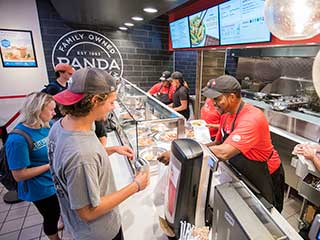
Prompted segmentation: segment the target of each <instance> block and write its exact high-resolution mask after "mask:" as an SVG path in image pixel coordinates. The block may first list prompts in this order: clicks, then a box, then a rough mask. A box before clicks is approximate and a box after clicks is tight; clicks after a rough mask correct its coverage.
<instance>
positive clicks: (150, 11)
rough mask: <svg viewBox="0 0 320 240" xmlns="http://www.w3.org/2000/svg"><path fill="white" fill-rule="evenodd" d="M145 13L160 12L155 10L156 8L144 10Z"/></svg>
mask: <svg viewBox="0 0 320 240" xmlns="http://www.w3.org/2000/svg"><path fill="white" fill-rule="evenodd" d="M143 11H145V12H147V13H156V12H158V10H157V9H155V8H144V9H143Z"/></svg>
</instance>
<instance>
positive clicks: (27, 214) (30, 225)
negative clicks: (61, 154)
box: [0, 185, 302, 240]
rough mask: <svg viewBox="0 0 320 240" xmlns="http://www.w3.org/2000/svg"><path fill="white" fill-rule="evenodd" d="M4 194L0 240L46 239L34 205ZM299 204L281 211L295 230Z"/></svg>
mask: <svg viewBox="0 0 320 240" xmlns="http://www.w3.org/2000/svg"><path fill="white" fill-rule="evenodd" d="M6 192H7V190H6V189H4V187H3V186H2V185H0V240H29V239H33V240H36V239H37V240H40V239H41V240H42V239H48V238H47V237H46V236H45V234H44V232H43V230H42V217H41V215H40V214H39V213H38V210H37V209H36V208H35V207H34V205H33V204H31V203H28V202H20V203H16V204H6V203H4V202H3V199H2V198H3V195H4V194H5V193H6ZM301 204H302V201H301V199H299V198H298V197H297V196H294V195H290V197H289V198H288V199H286V200H285V203H284V209H283V211H282V215H283V216H284V217H285V218H286V219H287V221H288V222H289V223H290V224H291V225H292V226H293V227H294V228H295V229H296V230H298V218H299V212H300V208H301ZM59 235H60V236H61V238H62V239H64V240H71V239H72V238H71V237H70V235H69V234H68V233H67V232H66V231H61V232H59Z"/></svg>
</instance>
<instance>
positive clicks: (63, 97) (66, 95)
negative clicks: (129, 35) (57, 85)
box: [53, 89, 86, 106]
mask: <svg viewBox="0 0 320 240" xmlns="http://www.w3.org/2000/svg"><path fill="white" fill-rule="evenodd" d="M85 95H86V94H85V93H74V92H71V91H69V90H68V89H66V90H64V91H62V92H59V93H57V94H56V95H54V96H53V99H54V100H55V101H56V102H58V103H60V104H62V105H64V106H69V105H72V104H75V103H77V102H79V101H80V100H81V99H82V98H84V96H85Z"/></svg>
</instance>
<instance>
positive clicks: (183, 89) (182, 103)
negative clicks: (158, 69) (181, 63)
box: [170, 72, 190, 120]
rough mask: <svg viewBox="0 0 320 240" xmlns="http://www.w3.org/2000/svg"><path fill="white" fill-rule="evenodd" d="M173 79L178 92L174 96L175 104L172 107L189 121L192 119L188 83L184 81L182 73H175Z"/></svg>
mask: <svg viewBox="0 0 320 240" xmlns="http://www.w3.org/2000/svg"><path fill="white" fill-rule="evenodd" d="M171 79H172V84H173V85H174V86H175V87H176V91H175V92H174V94H173V103H172V104H171V105H170V107H172V108H173V110H175V111H176V112H178V113H180V114H181V115H183V116H184V117H185V118H186V120H188V119H189V117H190V109H189V87H188V83H187V82H186V81H185V80H184V78H183V74H182V73H181V72H173V73H172V74H171Z"/></svg>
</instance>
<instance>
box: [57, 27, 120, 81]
mask: <svg viewBox="0 0 320 240" xmlns="http://www.w3.org/2000/svg"><path fill="white" fill-rule="evenodd" d="M58 63H67V64H70V65H71V66H72V67H74V68H75V69H80V68H86V67H91V68H92V67H95V68H100V69H102V70H106V71H107V72H108V73H110V74H111V75H112V76H113V77H122V73H123V60H122V56H121V53H120V51H119V50H118V48H117V47H116V45H115V44H114V43H113V42H112V41H111V40H110V39H108V38H107V37H105V36H104V35H102V34H100V33H98V32H94V31H90V30H75V31H72V32H68V33H66V34H65V35H63V36H62V37H61V38H60V39H59V40H58V41H57V42H56V44H55V45H54V47H53V51H52V65H53V67H54V66H55V65H56V64H58Z"/></svg>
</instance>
